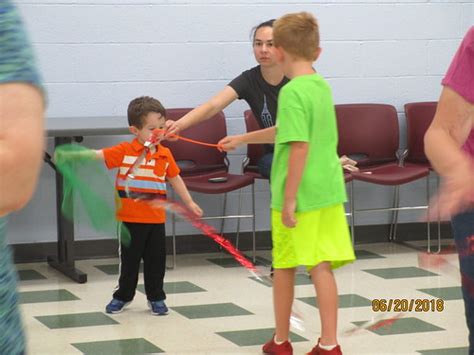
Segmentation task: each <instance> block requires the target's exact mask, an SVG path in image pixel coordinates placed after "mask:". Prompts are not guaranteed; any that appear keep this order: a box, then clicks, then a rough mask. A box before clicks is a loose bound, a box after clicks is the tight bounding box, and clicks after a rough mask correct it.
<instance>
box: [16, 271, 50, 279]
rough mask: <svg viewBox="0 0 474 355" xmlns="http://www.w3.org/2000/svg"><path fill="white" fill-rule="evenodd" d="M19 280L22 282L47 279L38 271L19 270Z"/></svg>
mask: <svg viewBox="0 0 474 355" xmlns="http://www.w3.org/2000/svg"><path fill="white" fill-rule="evenodd" d="M18 278H19V279H20V281H33V280H45V279H46V277H45V276H43V275H41V274H40V273H39V272H38V271H36V270H18Z"/></svg>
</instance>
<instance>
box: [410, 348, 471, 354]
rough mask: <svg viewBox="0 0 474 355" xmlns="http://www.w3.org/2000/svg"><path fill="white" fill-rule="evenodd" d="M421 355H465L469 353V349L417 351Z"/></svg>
mask: <svg viewBox="0 0 474 355" xmlns="http://www.w3.org/2000/svg"><path fill="white" fill-rule="evenodd" d="M417 352H419V353H420V354H422V355H466V354H467V353H468V352H469V348H468V347H465V348H445V349H433V350H417Z"/></svg>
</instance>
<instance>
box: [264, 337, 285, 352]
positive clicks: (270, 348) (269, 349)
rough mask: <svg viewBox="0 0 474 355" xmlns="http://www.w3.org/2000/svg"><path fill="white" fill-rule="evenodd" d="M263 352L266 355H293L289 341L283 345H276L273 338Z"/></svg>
mask: <svg viewBox="0 0 474 355" xmlns="http://www.w3.org/2000/svg"><path fill="white" fill-rule="evenodd" d="M262 351H263V353H264V354H269V355H293V347H292V346H291V344H290V342H289V341H288V340H287V341H285V342H284V343H282V344H279V345H278V344H277V343H275V337H274V336H273V337H272V340H270V341H268V342H267V343H266V344H265V345H264V346H263V347H262Z"/></svg>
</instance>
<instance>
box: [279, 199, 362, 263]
mask: <svg viewBox="0 0 474 355" xmlns="http://www.w3.org/2000/svg"><path fill="white" fill-rule="evenodd" d="M295 218H296V220H297V223H296V226H295V227H294V228H287V227H286V226H285V225H284V224H283V223H282V221H281V212H279V211H275V210H272V241H273V251H272V256H273V267H274V268H275V269H287V268H294V267H297V266H300V265H305V266H306V268H307V269H308V270H311V269H312V268H313V267H314V266H316V265H317V264H319V263H321V262H324V261H328V262H331V267H332V268H333V269H335V268H338V267H340V266H343V265H344V264H347V263H350V262H352V261H354V260H355V255H354V249H353V248H352V242H351V238H350V234H349V228H348V225H347V220H346V216H345V212H344V206H343V205H342V204H340V205H335V206H330V207H326V208H322V209H318V210H314V211H307V212H297V213H295Z"/></svg>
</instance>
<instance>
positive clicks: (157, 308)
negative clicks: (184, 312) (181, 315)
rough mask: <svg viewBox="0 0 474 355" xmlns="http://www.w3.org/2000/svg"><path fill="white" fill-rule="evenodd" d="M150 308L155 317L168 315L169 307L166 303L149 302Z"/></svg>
mask: <svg viewBox="0 0 474 355" xmlns="http://www.w3.org/2000/svg"><path fill="white" fill-rule="evenodd" d="M148 307H150V309H151V314H153V315H154V316H164V315H167V314H168V307H166V304H165V301H148Z"/></svg>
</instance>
